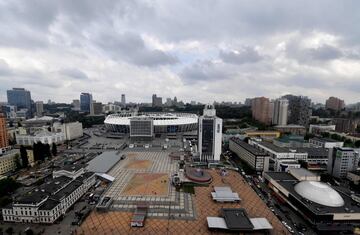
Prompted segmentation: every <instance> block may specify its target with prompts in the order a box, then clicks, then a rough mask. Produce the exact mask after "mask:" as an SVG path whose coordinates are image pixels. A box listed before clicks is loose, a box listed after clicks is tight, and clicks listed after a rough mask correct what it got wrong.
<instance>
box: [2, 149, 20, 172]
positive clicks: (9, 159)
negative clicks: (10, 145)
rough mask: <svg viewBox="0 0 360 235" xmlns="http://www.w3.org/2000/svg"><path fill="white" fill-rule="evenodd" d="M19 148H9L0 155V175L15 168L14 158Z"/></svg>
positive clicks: (17, 154)
mask: <svg viewBox="0 0 360 235" xmlns="http://www.w3.org/2000/svg"><path fill="white" fill-rule="evenodd" d="M17 156H19V150H15V149H14V150H10V151H7V152H4V153H3V154H1V155H0V175H2V174H5V173H7V172H10V171H13V170H15V169H16V158H17Z"/></svg>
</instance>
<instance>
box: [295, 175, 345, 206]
mask: <svg viewBox="0 0 360 235" xmlns="http://www.w3.org/2000/svg"><path fill="white" fill-rule="evenodd" d="M295 191H296V192H297V193H298V194H299V195H300V196H302V197H304V198H306V199H308V200H310V201H313V202H316V203H318V204H320V205H324V206H331V207H340V206H343V205H344V204H345V203H344V199H343V198H342V197H341V196H340V194H339V193H338V192H337V191H335V190H334V189H332V188H331V187H330V186H329V185H327V184H325V183H321V182H318V181H301V182H300V183H297V184H296V185H295Z"/></svg>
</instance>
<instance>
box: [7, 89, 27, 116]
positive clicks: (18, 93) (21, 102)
mask: <svg viewBox="0 0 360 235" xmlns="http://www.w3.org/2000/svg"><path fill="white" fill-rule="evenodd" d="M7 100H8V104H9V105H14V106H16V107H17V109H18V110H20V109H27V110H28V111H27V116H31V94H30V91H28V90H25V89H24V88H13V89H12V90H8V91H7Z"/></svg>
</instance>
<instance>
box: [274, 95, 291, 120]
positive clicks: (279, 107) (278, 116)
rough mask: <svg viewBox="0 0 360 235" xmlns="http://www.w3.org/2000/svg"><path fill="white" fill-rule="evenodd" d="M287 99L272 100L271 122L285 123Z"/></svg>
mask: <svg viewBox="0 0 360 235" xmlns="http://www.w3.org/2000/svg"><path fill="white" fill-rule="evenodd" d="M288 106H289V101H288V100H287V99H277V100H275V101H274V110H273V115H272V123H273V124H275V125H280V126H284V125H286V124H287V118H288Z"/></svg>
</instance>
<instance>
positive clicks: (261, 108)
mask: <svg viewBox="0 0 360 235" xmlns="http://www.w3.org/2000/svg"><path fill="white" fill-rule="evenodd" d="M270 111H271V110H270V101H269V99H268V98H265V97H256V98H253V99H252V100H251V113H252V116H253V118H254V119H255V120H257V121H259V122H261V123H264V124H270V122H271V116H270V114H271V112H270Z"/></svg>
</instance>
